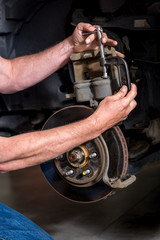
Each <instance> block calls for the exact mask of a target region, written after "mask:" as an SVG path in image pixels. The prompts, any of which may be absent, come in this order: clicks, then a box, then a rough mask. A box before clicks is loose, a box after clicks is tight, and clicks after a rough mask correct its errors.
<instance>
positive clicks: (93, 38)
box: [85, 34, 97, 44]
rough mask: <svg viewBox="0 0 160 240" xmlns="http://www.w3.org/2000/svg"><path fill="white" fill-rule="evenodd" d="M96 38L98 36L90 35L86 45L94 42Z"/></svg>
mask: <svg viewBox="0 0 160 240" xmlns="http://www.w3.org/2000/svg"><path fill="white" fill-rule="evenodd" d="M96 37H97V36H96V34H91V35H89V37H87V38H86V39H85V42H86V44H89V43H91V42H93V41H94V40H95V39H96Z"/></svg>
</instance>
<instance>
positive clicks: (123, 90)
mask: <svg viewBox="0 0 160 240" xmlns="http://www.w3.org/2000/svg"><path fill="white" fill-rule="evenodd" d="M127 90H128V88H127V86H126V85H123V86H122V87H121V89H120V90H119V91H118V92H117V93H116V94H114V95H113V96H112V97H113V99H114V100H119V99H121V98H123V97H125V96H126V94H127Z"/></svg>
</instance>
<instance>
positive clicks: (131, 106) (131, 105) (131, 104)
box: [127, 100, 137, 115]
mask: <svg viewBox="0 0 160 240" xmlns="http://www.w3.org/2000/svg"><path fill="white" fill-rule="evenodd" d="M136 106H137V102H136V101H135V100H132V101H131V102H130V104H129V105H128V109H127V115H128V114H129V113H130V112H131V111H132V110H133V109H134V108H135V107H136Z"/></svg>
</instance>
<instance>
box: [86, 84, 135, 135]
mask: <svg viewBox="0 0 160 240" xmlns="http://www.w3.org/2000/svg"><path fill="white" fill-rule="evenodd" d="M127 90H128V89H127V87H126V86H123V87H122V88H121V89H120V90H119V92H117V93H116V94H114V95H112V96H108V97H106V98H105V99H103V100H102V101H101V102H100V104H99V106H98V108H97V109H96V111H95V112H94V113H93V115H92V116H90V117H91V118H93V119H92V120H93V121H95V130H97V131H98V132H99V134H101V133H103V132H104V131H106V130H107V129H109V128H111V127H113V126H114V125H116V124H117V123H119V122H121V121H123V120H125V119H126V118H127V116H128V115H129V113H130V112H131V111H132V110H133V109H134V108H135V107H136V105H137V103H136V101H135V100H134V98H135V97H136V95H137V87H136V85H135V84H131V90H130V91H129V92H128V93H127Z"/></svg>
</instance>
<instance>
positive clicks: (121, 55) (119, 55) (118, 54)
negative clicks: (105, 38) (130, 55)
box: [116, 51, 125, 58]
mask: <svg viewBox="0 0 160 240" xmlns="http://www.w3.org/2000/svg"><path fill="white" fill-rule="evenodd" d="M116 55H117V56H118V57H121V58H125V55H124V54H123V53H121V52H118V51H116Z"/></svg>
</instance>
